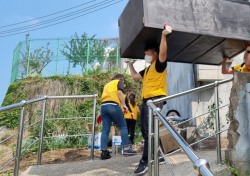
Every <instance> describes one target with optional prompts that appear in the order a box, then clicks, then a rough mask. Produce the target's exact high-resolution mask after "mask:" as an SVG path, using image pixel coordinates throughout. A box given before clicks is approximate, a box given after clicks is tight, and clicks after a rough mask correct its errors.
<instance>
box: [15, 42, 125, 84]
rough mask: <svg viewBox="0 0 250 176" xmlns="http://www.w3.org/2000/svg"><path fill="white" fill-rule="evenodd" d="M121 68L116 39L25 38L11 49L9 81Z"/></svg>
mask: <svg viewBox="0 0 250 176" xmlns="http://www.w3.org/2000/svg"><path fill="white" fill-rule="evenodd" d="M120 69H121V61H120V54H119V44H118V38H110V39H93V38H91V39H78V38H77V39H62V38H57V39H29V38H27V39H26V41H23V42H20V43H19V44H18V45H17V47H16V48H15V49H14V52H13V63H12V72H11V82H14V81H16V80H19V79H23V78H26V77H28V76H36V75H39V76H41V77H48V76H54V75H60V76H65V75H69V74H72V75H76V74H92V73H95V72H106V71H109V70H113V71H114V70H120Z"/></svg>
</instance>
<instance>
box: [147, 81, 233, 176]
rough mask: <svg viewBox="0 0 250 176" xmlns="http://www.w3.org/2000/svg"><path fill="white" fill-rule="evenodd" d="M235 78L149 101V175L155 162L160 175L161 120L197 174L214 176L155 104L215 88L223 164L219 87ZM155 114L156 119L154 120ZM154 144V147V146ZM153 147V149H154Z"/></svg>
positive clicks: (218, 145)
mask: <svg viewBox="0 0 250 176" xmlns="http://www.w3.org/2000/svg"><path fill="white" fill-rule="evenodd" d="M232 80H233V78H230V79H226V80H222V81H215V82H214V83H211V84H208V85H205V86H201V87H198V88H194V89H191V90H187V91H184V92H181V93H177V94H174V95H170V96H167V97H162V98H158V99H154V100H148V101H147V105H148V111H149V135H148V136H149V139H148V141H149V142H148V158H149V161H148V162H149V163H148V169H149V175H152V169H153V168H152V166H153V162H154V175H159V165H158V163H159V157H158V152H159V151H158V148H159V144H158V143H159V120H160V121H161V122H162V123H163V124H164V126H166V127H167V129H168V130H169V132H170V134H171V135H172V136H173V137H174V138H175V140H176V141H177V142H178V143H179V145H180V146H181V148H182V150H183V151H184V152H185V153H186V154H187V155H188V157H189V158H190V160H191V161H192V162H193V164H194V169H195V170H196V172H197V174H199V175H200V174H202V175H203V176H212V175H213V173H212V172H211V171H210V169H209V165H208V162H207V161H206V160H204V159H200V158H199V157H198V156H197V155H196V154H195V153H194V151H193V149H192V148H191V147H190V146H189V145H188V143H187V142H186V141H185V140H184V139H183V138H182V137H181V136H180V134H178V133H177V132H176V131H175V130H174V127H172V126H171V125H170V123H169V122H168V121H167V119H166V118H165V116H164V115H163V114H161V113H160V109H159V108H157V107H156V106H155V103H159V102H164V101H166V100H169V99H172V98H176V97H179V96H182V95H186V94H189V93H194V92H199V91H202V90H206V89H210V88H214V92H215V95H214V97H215V109H216V133H217V161H218V162H219V163H220V162H221V146H220V134H219V133H218V132H220V122H219V120H220V119H219V113H218V110H219V107H218V106H219V105H218V86H219V85H220V84H224V83H227V82H230V81H232ZM153 114H154V115H155V117H158V118H154V120H153ZM153 136H154V140H152V137H153ZM153 144H154V145H153ZM152 146H153V148H152ZM152 151H154V160H152V155H151V153H152Z"/></svg>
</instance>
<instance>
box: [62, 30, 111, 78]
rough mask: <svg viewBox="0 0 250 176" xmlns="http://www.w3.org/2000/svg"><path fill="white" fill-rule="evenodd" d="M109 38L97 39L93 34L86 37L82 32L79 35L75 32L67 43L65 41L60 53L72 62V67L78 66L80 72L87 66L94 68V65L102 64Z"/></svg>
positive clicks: (84, 70)
mask: <svg viewBox="0 0 250 176" xmlns="http://www.w3.org/2000/svg"><path fill="white" fill-rule="evenodd" d="M109 44H110V41H109V40H97V39H95V35H93V36H91V37H88V36H87V34H86V33H83V34H82V35H81V36H80V37H79V36H78V34H77V33H75V35H74V36H73V37H72V39H71V40H70V41H69V43H65V45H64V49H63V50H62V51H61V52H62V54H63V55H64V56H65V57H66V58H67V59H68V60H69V61H70V62H71V63H73V67H76V66H80V67H81V69H82V72H83V73H84V72H86V69H88V66H90V67H91V68H92V69H95V65H96V64H97V63H99V64H100V65H102V64H103V63H104V61H105V60H106V58H107V48H108V46H109Z"/></svg>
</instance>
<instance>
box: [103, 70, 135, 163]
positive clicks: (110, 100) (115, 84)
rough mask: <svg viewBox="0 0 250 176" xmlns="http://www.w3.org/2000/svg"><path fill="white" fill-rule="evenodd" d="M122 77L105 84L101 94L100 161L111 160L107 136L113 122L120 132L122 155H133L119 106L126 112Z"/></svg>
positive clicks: (116, 77)
mask: <svg viewBox="0 0 250 176" xmlns="http://www.w3.org/2000/svg"><path fill="white" fill-rule="evenodd" d="M124 81H125V79H124V76H123V75H122V74H116V75H115V76H114V77H113V78H112V79H111V81H110V82H109V83H107V84H106V85H105V86H104V88H103V92H102V97H101V111H100V113H101V118H102V135H101V151H102V153H101V159H102V160H105V159H109V158H111V155H110V152H109V151H108V150H107V147H108V136H109V132H110V127H111V123H112V122H114V123H115V124H116V125H117V126H118V127H119V129H120V130H121V139H122V153H123V154H133V153H135V151H133V150H132V149H131V145H130V144H129V138H128V129H127V124H126V121H125V118H124V115H123V112H122V109H121V107H120V105H121V106H122V108H123V110H124V111H127V109H128V108H127V106H126V104H125V99H124V95H123V84H124Z"/></svg>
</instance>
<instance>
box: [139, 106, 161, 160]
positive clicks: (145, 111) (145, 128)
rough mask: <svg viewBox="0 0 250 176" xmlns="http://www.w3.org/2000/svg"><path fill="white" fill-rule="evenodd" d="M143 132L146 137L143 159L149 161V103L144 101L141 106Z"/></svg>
mask: <svg viewBox="0 0 250 176" xmlns="http://www.w3.org/2000/svg"><path fill="white" fill-rule="evenodd" d="M163 104H164V103H158V104H156V106H157V107H159V108H162V107H163ZM141 133H142V137H143V138H144V149H143V154H142V160H143V161H145V162H148V105H147V102H146V101H143V103H142V106H141Z"/></svg>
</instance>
